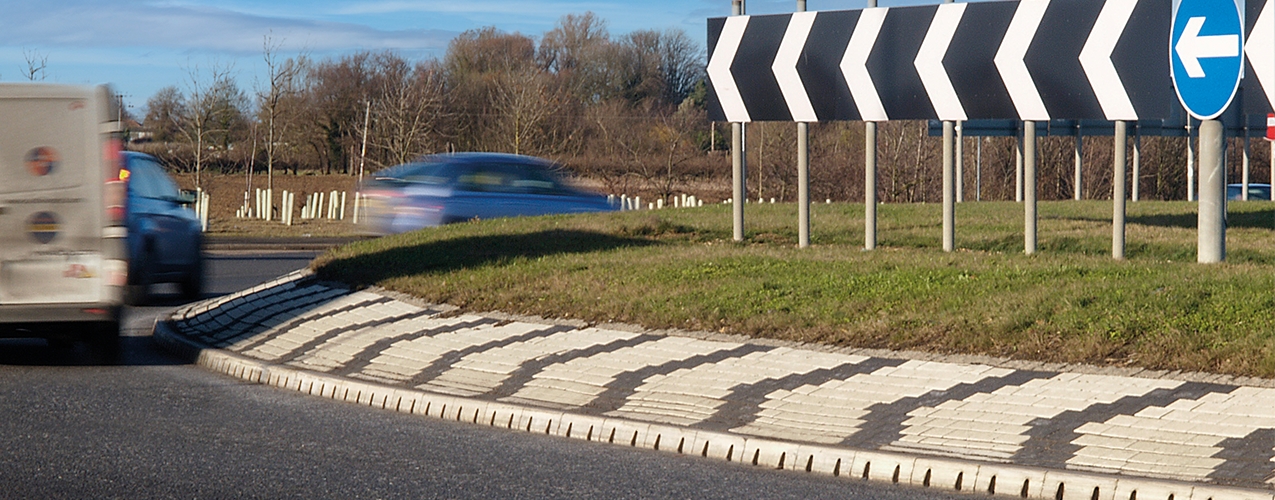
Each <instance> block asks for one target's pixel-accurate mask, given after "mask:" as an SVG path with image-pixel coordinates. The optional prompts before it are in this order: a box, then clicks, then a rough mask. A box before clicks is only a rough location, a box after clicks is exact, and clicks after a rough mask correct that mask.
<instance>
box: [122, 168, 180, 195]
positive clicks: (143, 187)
mask: <svg viewBox="0 0 1275 500" xmlns="http://www.w3.org/2000/svg"><path fill="white" fill-rule="evenodd" d="M128 167H129V170H130V175H129V180H128V184H129V186H128V188H129V191H131V192H132V194H133V195H134V196H140V197H142V198H154V199H175V198H177V197H178V196H180V195H181V190H180V189H178V188H177V184H175V183H174V182H173V180H172V179H170V178H168V174H166V173H164V169H163V167H160V166H159V164H158V163H155V162H154V161H153V160H150V159H147V158H133V159H131V160H129V162H128Z"/></svg>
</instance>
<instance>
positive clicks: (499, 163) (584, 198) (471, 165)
mask: <svg viewBox="0 0 1275 500" xmlns="http://www.w3.org/2000/svg"><path fill="white" fill-rule="evenodd" d="M557 170H558V167H557V165H555V164H554V163H552V162H550V161H548V160H543V159H540V158H534V157H530V156H520V155H511V154H501V153H456V154H445V155H431V156H426V157H424V158H422V159H421V160H420V161H417V162H414V163H408V164H404V165H399V166H396V167H391V168H388V169H385V170H382V171H380V172H377V173H376V174H375V176H374V177H373V179H372V180H371V181H370V182H369V183H368V184H367V186H366V189H365V191H364V192H365V193H366V195H367V203H368V209H367V212H366V213H367V219H366V220H367V224H368V228H369V231H370V232H372V233H374V234H393V233H402V232H406V231H411V230H414V229H420V228H423V227H430V226H440V225H443V224H450V223H453V222H461V221H467V220H472V219H494V218H497V217H517V216H535V215H547V214H565V213H581V212H605V211H611V210H615V209H616V207H615V206H613V205H612V204H611V203H609V202H608V201H607V198H606V197H605V196H602V195H600V194H596V193H590V192H587V191H582V190H580V189H577V188H575V187H572V186H570V185H568V184H567V183H566V182H564V181H563V180H562V178H561V177H560V176H559V175H558V173H557Z"/></svg>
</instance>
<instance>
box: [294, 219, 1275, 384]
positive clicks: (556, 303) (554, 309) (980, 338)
mask: <svg viewBox="0 0 1275 500" xmlns="http://www.w3.org/2000/svg"><path fill="white" fill-rule="evenodd" d="M1194 210H1195V205H1194V204H1190V203H1186V202H1139V203H1130V204H1129V209H1128V228H1127V233H1126V234H1127V242H1128V243H1127V256H1128V260H1125V261H1116V260H1113V259H1112V258H1111V257H1110V254H1111V204H1110V202H1098V201H1093V202H1089V201H1084V202H1071V201H1068V202H1049V203H1041V204H1040V206H1039V212H1040V221H1039V227H1040V229H1039V242H1040V250H1039V253H1037V254H1036V255H1031V256H1028V255H1024V254H1023V234H1022V227H1023V212H1022V206H1021V205H1019V204H1017V203H1012V202H983V203H966V204H962V205H960V206H959V207H958V208H957V247H958V251H956V252H952V253H945V252H943V251H942V250H941V232H942V229H941V227H942V225H941V221H942V217H941V206H940V205H934V204H929V205H882V206H881V207H880V208H879V210H878V242H879V243H878V245H879V246H878V248H877V249H876V250H874V251H871V252H865V251H863V250H861V249H862V246H863V207H862V205H855V204H833V205H814V206H813V209H812V224H811V225H812V243H813V246H812V247H811V248H807V249H798V248H796V242H797V228H796V221H797V213H796V206H795V205H792V204H787V205H784V204H780V205H749V206H748V210H747V214H746V217H747V218H746V227H747V230H748V238H747V239H746V241H745V242H743V243H735V242H732V241H731V230H732V229H731V215H730V207H729V206H727V205H715V206H712V207H704V208H699V209H682V210H663V211H657V212H623V213H611V214H599V215H588V216H573V217H566V216H559V217H542V218H532V219H506V220H492V221H481V222H470V223H465V224H458V225H453V226H447V227H442V228H435V229H428V230H424V231H418V232H414V233H409V234H403V235H397V236H393V237H387V238H381V239H377V240H370V241H364V242H359V243H356V244H352V245H349V246H346V247H343V248H339V249H336V250H334V251H332V252H329V253H328V254H326V255H324V256H322V257H320V258H319V259H318V260H316V261H315V263H314V268H315V269H316V270H317V271H318V273H319V274H320V276H322V277H325V278H328V279H333V280H338V281H343V282H346V283H350V284H353V285H356V286H366V285H378V286H381V287H384V288H387V289H390V290H396V291H400V292H404V293H408V294H412V295H415V296H418V297H421V298H423V299H425V300H428V301H432V302H445V303H450V304H454V305H458V306H461V307H462V308H464V309H467V310H472V311H487V310H502V311H506V312H511V313H521V314H530V315H540V316H547V317H560V318H573V319H581V320H584V321H588V322H596V323H603V322H623V323H634V324H640V325H643V326H646V327H651V328H682V329H690V330H710V331H720V332H728V333H739V334H745V335H751V336H755V337H772V338H778V339H786V340H794V341H802V342H821V343H827V344H833V345H843V346H860V347H878V348H893V349H902V348H906V349H919V350H926V351H933V352H945V353H977V354H989V355H996V356H1009V357H1014V358H1020V359H1033V360H1044V361H1057V362H1083V363H1094V364H1120V365H1134V366H1142V367H1147V368H1157V369H1181V370H1199V371H1211V372H1218V373H1227V374H1234V375H1253V376H1265V377H1271V376H1275V204H1271V203H1270V202H1244V203H1241V202H1233V203H1231V205H1230V218H1229V223H1230V228H1229V230H1228V233H1227V234H1228V242H1227V244H1228V256H1227V262H1226V263H1223V264H1214V265H1203V264H1197V263H1195V249H1196V232H1195V213H1194Z"/></svg>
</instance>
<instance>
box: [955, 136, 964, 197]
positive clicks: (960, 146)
mask: <svg viewBox="0 0 1275 500" xmlns="http://www.w3.org/2000/svg"><path fill="white" fill-rule="evenodd" d="M956 202H957V203H965V135H964V133H963V132H962V130H961V122H960V121H958V122H956Z"/></svg>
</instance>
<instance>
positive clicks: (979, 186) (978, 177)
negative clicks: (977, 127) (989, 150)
mask: <svg viewBox="0 0 1275 500" xmlns="http://www.w3.org/2000/svg"><path fill="white" fill-rule="evenodd" d="M974 150H975V151H974V152H975V154H974V201H983V138H982V137H979V138H978V145H977V146H974Z"/></svg>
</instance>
